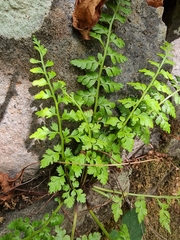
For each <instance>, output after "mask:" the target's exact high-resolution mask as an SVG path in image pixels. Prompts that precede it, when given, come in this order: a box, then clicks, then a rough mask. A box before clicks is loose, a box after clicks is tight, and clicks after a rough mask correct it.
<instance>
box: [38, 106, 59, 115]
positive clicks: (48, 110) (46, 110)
mask: <svg viewBox="0 0 180 240" xmlns="http://www.w3.org/2000/svg"><path fill="white" fill-rule="evenodd" d="M36 115H37V116H38V117H46V118H51V117H52V116H54V115H56V113H55V107H53V106H52V107H51V108H48V107H45V108H43V109H42V110H40V111H37V112H36Z"/></svg>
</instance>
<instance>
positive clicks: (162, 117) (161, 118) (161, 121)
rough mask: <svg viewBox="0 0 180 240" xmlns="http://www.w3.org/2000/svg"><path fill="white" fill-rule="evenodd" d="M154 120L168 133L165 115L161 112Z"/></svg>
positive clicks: (168, 126)
mask: <svg viewBox="0 0 180 240" xmlns="http://www.w3.org/2000/svg"><path fill="white" fill-rule="evenodd" d="M155 122H156V124H158V125H160V127H161V129H162V130H164V131H166V132H167V133H170V124H169V123H168V118H167V116H166V115H165V114H164V113H163V112H161V113H159V114H158V116H157V118H156V120H155Z"/></svg>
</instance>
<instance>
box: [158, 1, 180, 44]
mask: <svg viewBox="0 0 180 240" xmlns="http://www.w3.org/2000/svg"><path fill="white" fill-rule="evenodd" d="M178 5H179V0H171V1H169V0H164V13H163V17H162V19H163V22H164V23H165V24H166V26H167V35H166V40H167V41H168V42H171V41H173V40H175V39H176V38H179V36H178V34H175V33H174V31H175V30H177V29H178V27H180V20H179V21H178V18H177V16H178V11H179V15H180V8H179V10H178Z"/></svg>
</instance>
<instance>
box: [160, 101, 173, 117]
mask: <svg viewBox="0 0 180 240" xmlns="http://www.w3.org/2000/svg"><path fill="white" fill-rule="evenodd" d="M162 111H163V112H164V113H166V114H169V115H170V116H171V117H173V118H176V109H175V107H174V106H173V104H172V102H170V101H169V100H166V101H165V102H164V104H163V105H162Z"/></svg>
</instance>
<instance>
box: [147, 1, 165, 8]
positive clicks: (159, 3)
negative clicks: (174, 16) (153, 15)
mask: <svg viewBox="0 0 180 240" xmlns="http://www.w3.org/2000/svg"><path fill="white" fill-rule="evenodd" d="M147 3H148V5H149V6H152V7H155V8H157V7H162V6H163V0H147Z"/></svg>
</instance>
